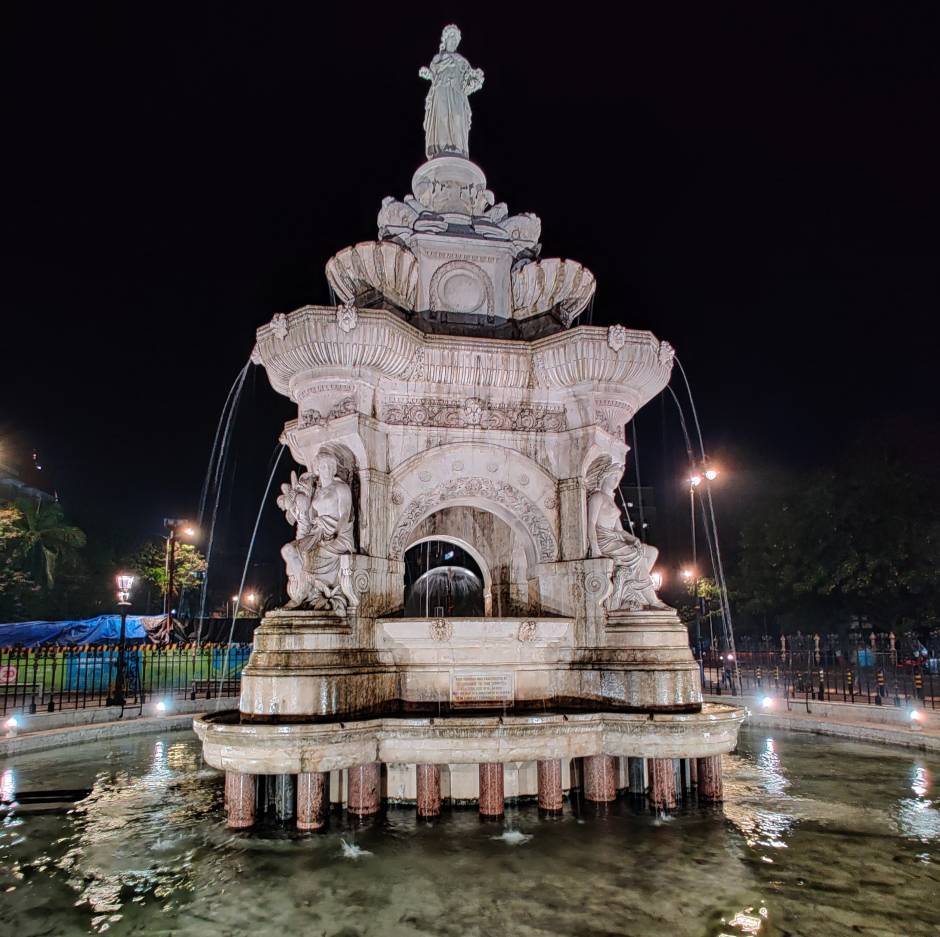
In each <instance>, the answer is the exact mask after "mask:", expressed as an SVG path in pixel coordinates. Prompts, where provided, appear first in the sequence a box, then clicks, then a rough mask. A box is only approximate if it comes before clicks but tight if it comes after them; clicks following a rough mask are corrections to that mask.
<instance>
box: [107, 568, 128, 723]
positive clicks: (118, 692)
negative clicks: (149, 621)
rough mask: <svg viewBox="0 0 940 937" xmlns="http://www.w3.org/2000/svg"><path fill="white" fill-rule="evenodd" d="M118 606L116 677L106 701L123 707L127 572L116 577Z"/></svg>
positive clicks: (111, 704) (110, 704)
mask: <svg viewBox="0 0 940 937" xmlns="http://www.w3.org/2000/svg"><path fill="white" fill-rule="evenodd" d="M116 581H117V587H118V592H117V598H118V607H119V608H120V609H121V636H120V638H119V640H118V659H117V678H116V679H115V681H114V688H113V691H112V693H111V696H110V697H109V698H108V700H107V703H108V705H109V706H120V707H122V708H123V707H124V642H125V641H126V640H127V609H128V608H129V607H130V604H131V589H133V588H134V577H133V576H131V575H128V574H127V573H120V574H118V576H117V577H116Z"/></svg>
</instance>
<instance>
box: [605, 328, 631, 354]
mask: <svg viewBox="0 0 940 937" xmlns="http://www.w3.org/2000/svg"><path fill="white" fill-rule="evenodd" d="M607 344H608V345H610V347H611V348H613V350H614V351H620V349H621V348H623V346H624V345H626V344H627V330H626V329H625V328H624V327H623V326H622V325H612V326H611V327H610V328H609V329H608V330H607Z"/></svg>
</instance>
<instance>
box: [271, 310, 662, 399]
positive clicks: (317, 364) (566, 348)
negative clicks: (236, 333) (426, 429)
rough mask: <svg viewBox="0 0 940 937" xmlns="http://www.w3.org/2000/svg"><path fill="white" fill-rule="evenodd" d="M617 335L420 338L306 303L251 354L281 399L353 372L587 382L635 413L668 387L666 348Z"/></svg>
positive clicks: (370, 318)
mask: <svg viewBox="0 0 940 937" xmlns="http://www.w3.org/2000/svg"><path fill="white" fill-rule="evenodd" d="M622 337H623V338H624V342H623V345H622V346H620V347H619V349H618V350H615V349H614V348H612V347H611V346H610V344H609V343H608V330H607V329H604V328H595V327H592V326H578V327H577V328H573V329H568V330H566V331H564V332H560V333H557V334H555V335H551V336H548V337H546V338H540V339H536V340H534V341H532V342H526V341H518V340H516V341H509V340H502V339H493V338H474V337H463V336H452V335H433V334H432V335H428V334H425V333H423V332H420V331H419V330H418V329H415V328H413V327H412V326H410V325H408V324H407V323H406V322H404V321H402V319H400V318H399V317H398V316H397V315H395V314H394V313H392V312H389V311H388V310H385V309H360V310H359V312H358V323H357V326H356V328H354V329H352V330H350V331H344V330H343V329H341V328H340V326H339V325H338V323H337V315H336V308H335V307H333V306H304V307H303V308H301V309H298V310H296V311H295V312H291V313H289V314H287V315H283V314H282V315H279V316H277V317H275V320H273V321H272V323H269V324H268V325H264V326H262V327H261V328H259V329H258V332H257V345H256V347H255V351H254V354H253V358H254V360H256V361H258V362H260V363H261V364H263V365H264V367H265V369H266V371H267V373H268V378H269V380H270V381H271V384H272V386H273V387H274V389H275V390H277V391H278V392H279V393H282V394H284V395H285V396H288V397H293V396H294V395H293V390H294V387H295V385H296V383H297V382H298V381H299V380H310V379H321V378H327V377H331V378H336V377H344V378H347V379H348V378H349V377H351V376H353V375H356V376H358V375H362V376H365V377H366V378H367V379H368V380H370V381H375V380H383V379H384V380H386V381H390V382H393V383H394V382H400V383H409V384H411V385H415V384H447V385H451V386H458V387H497V388H516V389H519V390H531V389H533V388H537V389H542V390H543V391H555V390H566V389H569V388H573V387H577V386H579V385H584V384H591V383H593V384H595V385H599V386H600V387H601V388H602V389H603V393H604V396H605V397H611V396H613V397H622V398H623V399H624V400H625V401H626V402H627V403H628V405H629V406H630V407H631V408H632V409H633V410H634V411H635V410H636V409H639V407H641V406H642V405H643V404H644V403H646V401H648V400H649V399H651V398H652V397H654V396H655V395H656V394H657V393H659V391H661V390H662V389H663V387H665V386H666V384H667V383H668V381H669V375H670V372H671V370H672V349H671V348H670V346H669V345H668V344H667V343H665V342H660V341H658V340H657V339H656V338H655V337H654V336H653V335H652V334H651V333H650V332H642V331H636V330H631V329H625V330H624V333H623V336H622ZM618 344H619V342H618ZM432 393H433V392H432Z"/></svg>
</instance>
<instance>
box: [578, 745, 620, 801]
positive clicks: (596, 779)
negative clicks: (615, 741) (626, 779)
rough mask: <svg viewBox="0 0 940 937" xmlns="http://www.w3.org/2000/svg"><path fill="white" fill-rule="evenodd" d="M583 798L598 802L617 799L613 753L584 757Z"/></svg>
mask: <svg viewBox="0 0 940 937" xmlns="http://www.w3.org/2000/svg"><path fill="white" fill-rule="evenodd" d="M584 799H585V800H591V801H594V803H598V804H606V803H610V801H612V800H616V799H617V759H616V758H614V756H613V755H589V756H587V757H586V758H585V759H584Z"/></svg>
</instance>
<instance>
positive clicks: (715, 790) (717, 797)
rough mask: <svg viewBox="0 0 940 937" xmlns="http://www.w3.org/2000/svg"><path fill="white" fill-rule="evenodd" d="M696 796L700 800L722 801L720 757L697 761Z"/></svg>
mask: <svg viewBox="0 0 940 937" xmlns="http://www.w3.org/2000/svg"><path fill="white" fill-rule="evenodd" d="M698 796H699V798H700V799H701V800H708V801H714V802H716V803H717V802H718V801H721V800H724V790H723V786H722V783H721V755H712V756H711V757H710V758H699V759H698Z"/></svg>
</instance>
